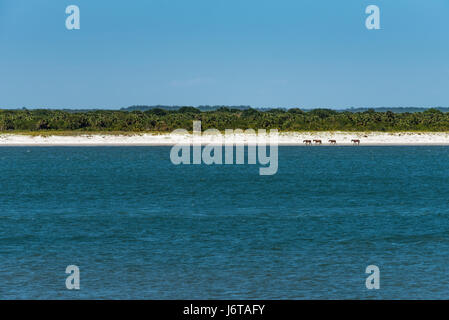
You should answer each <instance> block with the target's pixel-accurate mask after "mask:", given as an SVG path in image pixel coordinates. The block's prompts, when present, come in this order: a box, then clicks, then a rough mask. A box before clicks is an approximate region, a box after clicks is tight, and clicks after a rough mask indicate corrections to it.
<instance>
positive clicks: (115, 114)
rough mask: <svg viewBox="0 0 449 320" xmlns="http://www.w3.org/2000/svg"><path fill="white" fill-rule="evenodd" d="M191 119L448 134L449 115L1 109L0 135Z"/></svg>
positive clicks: (141, 126) (158, 126) (188, 124)
mask: <svg viewBox="0 0 449 320" xmlns="http://www.w3.org/2000/svg"><path fill="white" fill-rule="evenodd" d="M192 120H201V121H202V128H203V130H205V129H208V128H216V129H219V130H224V129H236V128H240V129H248V128H253V129H279V130H281V131H321V130H324V131H327V130H342V131H449V113H443V112H441V111H438V110H436V109H429V110H426V111H424V112H416V113H393V112H391V111H387V112H375V111H374V110H367V111H364V112H347V111H346V112H338V111H335V110H330V109H315V110H311V111H308V112H304V111H302V110H300V109H296V108H295V109H289V110H282V109H272V110H269V111H264V112H261V111H258V110H256V109H246V110H239V109H229V108H224V107H223V108H220V109H218V110H215V111H207V112H202V111H200V110H198V109H196V108H193V107H182V108H180V109H179V110H164V109H158V108H156V109H151V110H147V111H144V112H142V111H131V112H129V111H123V110H120V111H119V110H117V111H113V110H101V111H100V110H96V111H83V112H74V113H73V112H67V111H62V110H46V109H45V110H26V109H22V110H0V131H3V132H5V131H42V130H45V131H53V130H58V131H72V130H77V131H165V132H167V131H172V130H175V129H178V128H184V129H187V130H192Z"/></svg>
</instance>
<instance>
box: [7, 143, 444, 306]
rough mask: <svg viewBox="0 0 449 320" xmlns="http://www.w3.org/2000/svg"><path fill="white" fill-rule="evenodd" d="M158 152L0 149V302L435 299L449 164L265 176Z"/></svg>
mask: <svg viewBox="0 0 449 320" xmlns="http://www.w3.org/2000/svg"><path fill="white" fill-rule="evenodd" d="M169 152H170V148H169V147H2V148H0V170H1V171H0V298H2V299H16V298H20V299H46V298H52V299H53V298H54V299H105V298H113V299H125V298H126V299H212V298H217V299H241V298H244V299H317V298H319V299H386V298H388V299H404V298H408V299H420V298H435V299H447V298H449V148H447V147H280V149H279V170H278V173H277V174H275V175H273V176H260V175H259V166H258V165H227V166H225V165H221V166H220V165H212V166H207V165H180V166H175V165H173V164H172V163H171V162H170V159H169ZM372 264H373V265H377V266H378V267H379V268H380V289H379V290H368V289H367V288H366V287H365V279H366V277H367V276H368V274H366V273H365V268H366V267H367V266H368V265H372ZM68 265H77V266H78V267H79V268H80V278H81V289H80V290H67V289H66V287H65V280H66V277H67V276H68V275H67V274H65V269H66V267H67V266H68Z"/></svg>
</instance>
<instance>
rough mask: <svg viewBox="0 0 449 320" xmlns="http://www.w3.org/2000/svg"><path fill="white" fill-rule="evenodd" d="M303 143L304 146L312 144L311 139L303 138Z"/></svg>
mask: <svg viewBox="0 0 449 320" xmlns="http://www.w3.org/2000/svg"><path fill="white" fill-rule="evenodd" d="M303 143H305V144H306V146H309V145H311V144H312V140H303Z"/></svg>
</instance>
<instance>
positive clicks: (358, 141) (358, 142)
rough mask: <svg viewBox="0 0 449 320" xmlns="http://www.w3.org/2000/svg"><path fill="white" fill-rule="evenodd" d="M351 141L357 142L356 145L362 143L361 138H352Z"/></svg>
mask: <svg viewBox="0 0 449 320" xmlns="http://www.w3.org/2000/svg"><path fill="white" fill-rule="evenodd" d="M351 142H352V143H354V144H356V145H360V140H359V139H352V140H351Z"/></svg>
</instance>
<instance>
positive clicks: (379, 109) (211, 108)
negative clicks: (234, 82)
mask: <svg viewBox="0 0 449 320" xmlns="http://www.w3.org/2000/svg"><path fill="white" fill-rule="evenodd" d="M183 107H185V106H164V105H155V106H130V107H127V108H121V109H120V110H121V111H148V110H152V109H164V110H167V111H177V110H179V109H181V108H183ZM188 107H189V108H196V109H198V110H200V111H215V110H218V109H220V108H228V109H234V110H247V109H251V106H245V105H240V106H225V105H214V106H197V107H192V106H188ZM432 108H433V107H428V108H426V107H394V108H387V107H375V108H346V109H339V110H336V111H338V112H353V113H355V112H366V111H369V110H374V111H376V112H387V111H391V112H393V113H407V112H408V113H415V112H424V111H426V110H429V109H432ZM254 109H256V110H258V111H262V112H263V111H269V110H273V109H278V110H283V111H287V110H288V109H289V108H254ZM299 109H301V110H303V111H311V110H314V109H316V108H299ZM326 109H333V108H326ZM433 109H437V110H439V111H441V112H449V108H444V107H435V108H433Z"/></svg>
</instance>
